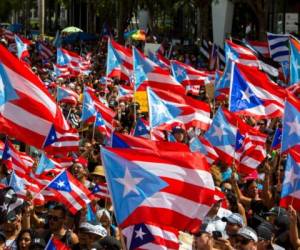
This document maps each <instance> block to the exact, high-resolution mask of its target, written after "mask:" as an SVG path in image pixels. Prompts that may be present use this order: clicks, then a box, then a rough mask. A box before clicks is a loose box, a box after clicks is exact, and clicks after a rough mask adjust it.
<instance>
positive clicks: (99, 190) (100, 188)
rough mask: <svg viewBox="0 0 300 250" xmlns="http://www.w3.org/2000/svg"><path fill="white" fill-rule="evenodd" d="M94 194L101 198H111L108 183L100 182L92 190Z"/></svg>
mask: <svg viewBox="0 0 300 250" xmlns="http://www.w3.org/2000/svg"><path fill="white" fill-rule="evenodd" d="M92 194H93V195H94V196H95V197H96V198H99V199H110V195H109V191H108V188H107V183H98V184H96V185H95V187H94V188H93V190H92Z"/></svg>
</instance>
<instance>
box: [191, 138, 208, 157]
mask: <svg viewBox="0 0 300 250" xmlns="http://www.w3.org/2000/svg"><path fill="white" fill-rule="evenodd" d="M190 150H191V151H192V152H200V153H202V154H204V155H206V154H207V150H206V148H205V147H204V145H203V144H202V143H201V141H200V140H199V139H198V138H197V137H194V138H192V139H191V141H190Z"/></svg>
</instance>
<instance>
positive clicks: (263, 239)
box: [256, 221, 274, 250]
mask: <svg viewBox="0 0 300 250" xmlns="http://www.w3.org/2000/svg"><path fill="white" fill-rule="evenodd" d="M273 230H274V226H273V225H272V224H271V223H269V222H267V221H264V222H262V223H261V224H260V225H259V226H258V227H257V228H256V231H257V236H258V243H257V249H258V250H266V249H269V248H270V245H271V244H272V241H273V237H274V233H273Z"/></svg>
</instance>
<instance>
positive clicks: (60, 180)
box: [48, 170, 72, 192]
mask: <svg viewBox="0 0 300 250" xmlns="http://www.w3.org/2000/svg"><path fill="white" fill-rule="evenodd" d="M48 187H49V188H53V189H55V190H57V191H65V192H71V191H72V189H71V185H70V182H69V178H68V175H67V172H66V170H64V171H63V172H62V173H61V174H59V176H58V177H56V178H55V179H54V180H53V181H52V182H51V183H50V184H49V186H48Z"/></svg>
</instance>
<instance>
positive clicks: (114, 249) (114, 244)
mask: <svg viewBox="0 0 300 250" xmlns="http://www.w3.org/2000/svg"><path fill="white" fill-rule="evenodd" d="M99 243H100V245H101V247H103V248H104V249H110V250H119V249H121V243H120V242H119V241H118V240H117V239H116V238H114V237H112V236H106V237H104V238H103V239H101V240H100V241H99Z"/></svg>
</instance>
